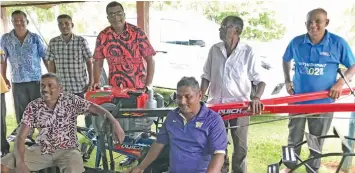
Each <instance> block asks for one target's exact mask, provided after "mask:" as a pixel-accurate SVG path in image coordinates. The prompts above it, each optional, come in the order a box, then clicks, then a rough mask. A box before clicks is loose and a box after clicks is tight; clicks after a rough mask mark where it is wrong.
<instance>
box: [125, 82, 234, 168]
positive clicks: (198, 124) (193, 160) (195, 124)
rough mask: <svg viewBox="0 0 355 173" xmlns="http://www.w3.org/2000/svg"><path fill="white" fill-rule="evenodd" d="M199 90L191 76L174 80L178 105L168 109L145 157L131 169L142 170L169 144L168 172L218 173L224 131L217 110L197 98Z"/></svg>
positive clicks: (223, 143) (223, 145)
mask: <svg viewBox="0 0 355 173" xmlns="http://www.w3.org/2000/svg"><path fill="white" fill-rule="evenodd" d="M201 98H202V94H201V91H200V88H199V84H198V82H197V81H196V79H195V78H193V77H183V78H182V79H181V80H180V81H179V82H178V84H177V104H178V106H179V107H178V108H177V109H175V110H173V111H171V112H169V114H168V116H167V118H166V120H165V122H164V124H163V126H162V128H161V129H160V131H159V134H158V136H157V141H156V142H155V143H154V144H153V145H152V147H151V148H150V150H149V152H148V154H147V156H146V157H145V159H144V160H143V161H142V162H141V163H140V164H139V165H138V166H137V167H135V168H133V170H131V171H130V172H131V173H143V171H144V169H146V168H147V167H148V166H149V165H150V164H151V163H152V162H153V161H154V160H155V159H156V158H157V157H158V155H159V154H160V152H161V151H162V150H163V148H164V146H165V145H169V147H170V168H169V172H170V173H182V172H183V173H206V172H207V173H219V172H220V171H221V169H222V165H223V162H224V155H225V151H226V148H227V133H226V129H225V126H224V123H223V120H222V118H221V116H220V115H219V114H217V113H216V112H213V111H212V110H210V109H209V108H207V107H206V105H205V104H204V103H202V102H200V100H201Z"/></svg>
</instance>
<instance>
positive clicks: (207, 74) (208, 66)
mask: <svg viewBox="0 0 355 173" xmlns="http://www.w3.org/2000/svg"><path fill="white" fill-rule="evenodd" d="M212 51H213V47H211V49H210V50H209V52H208V57H207V60H206V62H205V65H204V66H203V74H202V76H201V78H204V79H207V80H208V81H211V70H212Z"/></svg>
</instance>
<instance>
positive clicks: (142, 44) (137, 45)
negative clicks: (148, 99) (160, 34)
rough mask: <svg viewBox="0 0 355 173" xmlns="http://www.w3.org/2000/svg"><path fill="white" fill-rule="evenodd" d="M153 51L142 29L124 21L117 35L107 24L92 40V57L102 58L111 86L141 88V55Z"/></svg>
mask: <svg viewBox="0 0 355 173" xmlns="http://www.w3.org/2000/svg"><path fill="white" fill-rule="evenodd" d="M155 54H156V52H155V50H154V49H153V47H152V45H151V44H150V42H149V40H148V38H147V36H146V35H145V33H144V31H143V30H141V29H140V28H139V27H137V26H134V25H132V24H129V23H126V24H125V29H124V31H123V32H122V33H121V34H117V33H116V32H115V31H114V30H113V29H112V27H107V28H106V29H104V30H103V31H101V32H100V34H99V36H98V37H97V41H96V48H95V52H94V59H97V60H102V59H105V58H106V60H107V62H108V66H109V84H110V85H111V86H115V87H120V86H121V85H122V87H127V88H144V87H145V84H146V77H147V72H146V67H145V66H146V65H145V59H144V58H146V57H149V56H154V55H155Z"/></svg>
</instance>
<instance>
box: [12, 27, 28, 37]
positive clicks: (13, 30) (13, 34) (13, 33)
mask: <svg viewBox="0 0 355 173" xmlns="http://www.w3.org/2000/svg"><path fill="white" fill-rule="evenodd" d="M10 35H11V36H12V37H14V38H17V37H16V35H15V29H12V30H11V31H10ZM31 35H32V32H31V31H30V30H27V35H26V36H25V38H26V37H27V36H31Z"/></svg>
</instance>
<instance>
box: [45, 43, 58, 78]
mask: <svg viewBox="0 0 355 173" xmlns="http://www.w3.org/2000/svg"><path fill="white" fill-rule="evenodd" d="M53 49H54V48H53V39H51V40H50V41H49V44H48V47H47V50H46V55H45V58H44V60H45V61H47V64H48V67H47V70H48V72H52V73H56V66H55V62H54V59H55V55H54V50H53Z"/></svg>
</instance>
